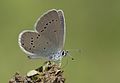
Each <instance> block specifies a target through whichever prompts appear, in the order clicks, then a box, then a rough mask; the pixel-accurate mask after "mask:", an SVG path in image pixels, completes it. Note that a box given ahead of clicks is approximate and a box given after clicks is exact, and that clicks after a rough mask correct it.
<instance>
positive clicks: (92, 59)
mask: <svg viewBox="0 0 120 83" xmlns="http://www.w3.org/2000/svg"><path fill="white" fill-rule="evenodd" d="M49 9H62V10H63V11H64V13H65V18H66V26H67V27H66V28H67V32H66V33H67V35H66V42H65V49H81V52H80V53H76V52H73V54H72V56H73V57H74V58H76V60H75V61H72V60H71V59H70V58H69V57H66V58H64V59H63V64H65V63H66V61H67V60H68V65H67V66H66V67H65V68H63V69H64V70H65V72H64V74H65V77H66V79H67V80H66V83H120V0H0V79H1V80H0V83H8V80H9V79H10V78H11V77H12V75H13V74H14V73H15V72H16V71H19V72H20V73H21V74H22V75H25V74H26V72H28V71H29V70H32V69H34V68H37V67H39V66H40V65H41V64H42V63H43V62H44V60H41V59H36V60H29V59H28V58H27V57H26V54H25V53H24V52H22V50H21V49H20V48H19V46H18V35H19V33H20V32H21V31H23V30H26V29H33V26H34V23H35V22H36V20H37V18H38V17H39V16H41V15H42V14H43V13H44V12H46V11H47V10H49Z"/></svg>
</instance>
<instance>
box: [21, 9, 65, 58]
mask: <svg viewBox="0 0 120 83" xmlns="http://www.w3.org/2000/svg"><path fill="white" fill-rule="evenodd" d="M35 29H36V31H35V32H33V31H24V32H22V33H21V34H20V36H19V44H20V46H21V48H22V49H23V50H24V51H25V52H26V53H28V54H30V55H29V56H30V57H31V58H39V57H48V56H49V55H52V54H55V53H57V52H58V51H59V50H60V49H62V48H61V47H60V46H62V47H63V45H61V44H62V43H61V41H62V42H63V40H64V39H62V38H64V35H63V33H64V29H63V27H62V25H61V21H60V15H59V14H58V12H57V10H51V11H49V12H48V13H46V14H44V15H43V16H42V17H41V18H39V19H38V21H37V22H36V24H35ZM60 35H62V36H60ZM60 43H61V44H60Z"/></svg>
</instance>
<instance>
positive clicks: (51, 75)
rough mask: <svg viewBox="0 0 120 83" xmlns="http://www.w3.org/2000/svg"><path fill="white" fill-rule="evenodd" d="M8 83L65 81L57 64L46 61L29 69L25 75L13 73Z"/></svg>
mask: <svg viewBox="0 0 120 83" xmlns="http://www.w3.org/2000/svg"><path fill="white" fill-rule="evenodd" d="M9 83H65V78H64V77H63V71H62V70H61V68H60V66H59V65H58V64H56V63H54V62H51V61H47V62H45V63H44V65H43V66H41V67H39V68H37V69H35V70H31V71H29V72H28V73H27V75H26V76H21V75H20V74H19V73H15V75H14V76H13V77H12V78H11V79H10V81H9Z"/></svg>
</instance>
